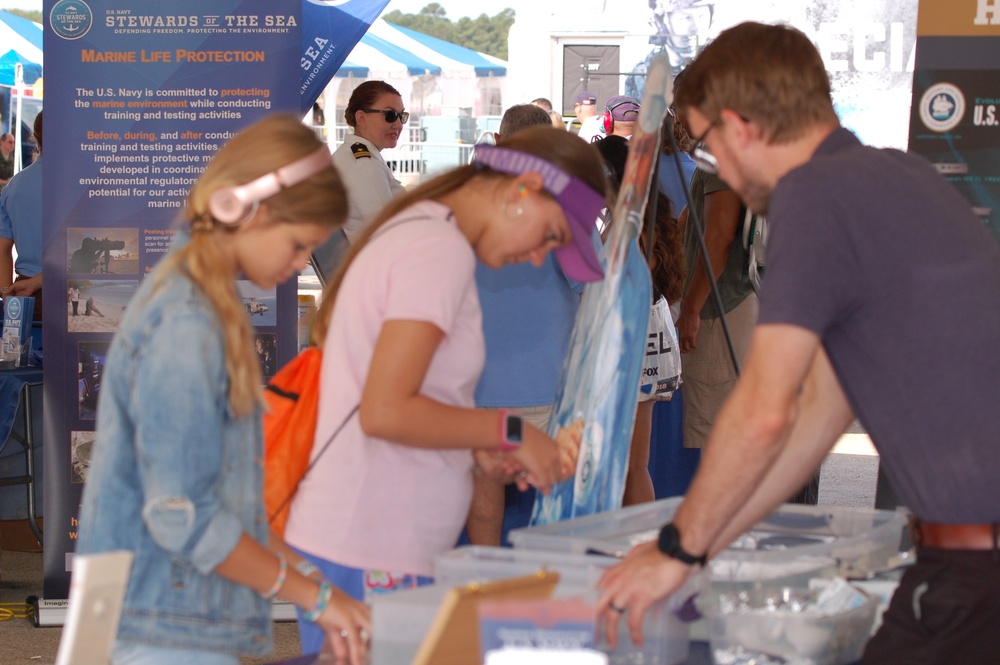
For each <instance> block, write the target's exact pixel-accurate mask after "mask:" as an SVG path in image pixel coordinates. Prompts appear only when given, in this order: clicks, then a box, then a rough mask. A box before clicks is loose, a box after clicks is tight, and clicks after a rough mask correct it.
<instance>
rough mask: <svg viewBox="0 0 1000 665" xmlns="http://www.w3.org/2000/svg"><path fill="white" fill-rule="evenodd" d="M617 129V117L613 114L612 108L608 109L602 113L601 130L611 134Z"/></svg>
mask: <svg viewBox="0 0 1000 665" xmlns="http://www.w3.org/2000/svg"><path fill="white" fill-rule="evenodd" d="M614 129H615V119H614V118H613V117H612V116H611V110H610V109H608V110H607V111H605V112H604V113H602V114H601V131H603V132H604V133H605V134H610V133H611V132H613V131H614Z"/></svg>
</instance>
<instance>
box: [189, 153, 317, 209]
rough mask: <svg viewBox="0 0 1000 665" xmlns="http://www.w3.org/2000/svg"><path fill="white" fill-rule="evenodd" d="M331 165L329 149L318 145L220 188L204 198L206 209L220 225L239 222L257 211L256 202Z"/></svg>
mask: <svg viewBox="0 0 1000 665" xmlns="http://www.w3.org/2000/svg"><path fill="white" fill-rule="evenodd" d="M332 165H333V160H332V158H331V157H330V150H329V148H327V147H326V146H323V147H322V148H319V149H318V150H316V151H315V152H313V153H310V154H308V155H306V156H305V157H303V158H302V159H298V160H296V161H294V162H292V163H291V164H289V165H287V166H283V167H281V168H280V169H278V170H277V171H272V172H271V173H268V174H267V175H263V176H261V177H260V178H257V179H256V180H253V181H251V182H248V183H247V184H245V185H237V186H232V187H221V188H219V189H217V190H215V191H214V192H212V195H211V196H210V197H209V199H208V211H209V212H210V213H212V217H214V218H215V220H216V221H218V222H219V223H220V224H240V223H242V222H244V221H246V220H247V219H249V218H250V217H253V214H254V212H256V211H257V204H258V203H260V202H261V201H263V200H264V199H266V198H268V197H270V196H274V195H275V194H277V193H278V192H280V191H281V190H282V189H287V188H288V187H291V186H293V185H297V184H298V183H300V182H302V181H303V180H305V179H306V178H308V177H310V176H312V175H315V174H317V173H319V172H320V171H322V170H323V169H325V168H327V167H328V166H332Z"/></svg>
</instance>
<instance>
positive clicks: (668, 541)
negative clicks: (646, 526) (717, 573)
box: [657, 522, 708, 566]
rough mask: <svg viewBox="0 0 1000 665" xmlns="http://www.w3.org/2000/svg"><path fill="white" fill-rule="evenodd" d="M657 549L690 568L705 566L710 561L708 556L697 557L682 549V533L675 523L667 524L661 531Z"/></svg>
mask: <svg viewBox="0 0 1000 665" xmlns="http://www.w3.org/2000/svg"><path fill="white" fill-rule="evenodd" d="M657 547H658V548H659V550H660V551H661V552H663V553H664V554H666V555H667V556H668V557H670V558H671V559H677V560H678V561H680V562H681V563H686V564H687V565H689V566H693V565H694V564H698V565H699V566H704V565H705V562H706V561H708V555H707V554H702V555H701V556H695V555H693V554H689V553H688V552H685V551H684V548H682V547H681V533H680V531H678V530H677V527H676V526H674V523H673V522H670V523H668V524H666V525H665V526H664V527H663V528H662V529H660V538H659V540H658V541H657Z"/></svg>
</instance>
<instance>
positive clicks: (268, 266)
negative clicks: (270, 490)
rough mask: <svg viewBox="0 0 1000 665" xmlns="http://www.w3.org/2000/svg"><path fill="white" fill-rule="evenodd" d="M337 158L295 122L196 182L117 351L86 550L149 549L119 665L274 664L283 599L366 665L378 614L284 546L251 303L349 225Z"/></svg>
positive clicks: (259, 137)
mask: <svg viewBox="0 0 1000 665" xmlns="http://www.w3.org/2000/svg"><path fill="white" fill-rule="evenodd" d="M346 209H347V205H346V196H345V193H344V189H343V186H342V185H341V183H340V180H339V178H338V176H337V173H336V171H335V170H334V168H333V167H332V163H331V161H330V157H329V152H328V151H327V150H326V147H325V146H324V145H322V144H321V143H320V142H319V141H318V140H317V139H316V137H315V135H314V134H313V132H312V131H311V130H310V129H308V128H307V127H305V126H303V125H302V124H301V123H300V122H299V121H298V120H297V119H295V118H293V117H291V116H274V117H269V118H267V119H265V120H262V121H260V122H258V123H256V124H254V125H252V126H251V127H249V128H247V129H246V130H244V131H243V132H241V133H240V134H239V135H238V136H236V137H235V138H234V139H233V140H232V141H230V142H229V143H227V144H226V145H225V146H223V147H222V149H220V150H219V152H218V154H217V155H216V156H215V158H214V159H213V160H212V162H211V163H210V164H209V166H208V167H207V168H206V170H205V172H204V174H203V175H202V177H201V178H200V179H199V180H198V182H197V183H195V185H194V186H193V187H192V189H191V192H190V194H189V196H188V200H187V206H186V207H185V209H184V219H185V221H186V222H187V224H186V227H187V228H186V229H184V230H183V231H181V232H179V233H178V234H177V240H176V242H175V244H174V246H173V247H172V249H171V250H170V253H169V254H168V255H167V256H166V257H165V258H164V259H163V260H162V261H161V262H160V264H159V265H158V266H157V267H156V268H155V269H154V270H153V272H152V273H151V274H150V275H149V276H148V278H147V279H145V280H144V281H143V283H142V285H141V286H140V288H139V290H138V292H137V293H136V295H135V297H134V298H133V300H132V302H131V304H130V306H129V307H128V311H127V314H126V316H125V318H124V320H123V321H122V324H121V326H120V328H119V329H118V331H117V333H116V335H115V337H114V340H113V342H112V344H111V348H110V351H109V353H108V360H107V366H106V368H105V372H104V378H103V383H102V390H101V397H100V403H99V407H98V417H97V445H96V446H95V458H94V461H93V464H92V466H91V468H90V474H89V477H88V480H87V484H86V487H85V488H84V493H83V507H82V512H81V516H80V531H79V539H78V541H77V552H78V553H80V554H88V553H94V552H103V551H108V550H129V551H131V552H133V554H134V560H133V565H132V571H131V576H130V580H129V585H128V589H127V592H126V596H125V609H124V612H123V615H122V619H121V623H120V627H119V631H118V639H117V641H116V644H115V649H114V653H113V657H112V662H113V663H114V665H130V664H142V665H160V664H163V665H166V664H167V663H170V664H173V663H185V664H195V665H238V663H239V662H240V655H241V654H248V655H265V654H267V653H269V652H270V651H271V643H272V638H271V614H270V612H271V602H270V599H271V598H273V597H275V596H280V597H282V598H285V599H287V600H289V601H291V602H293V603H295V604H296V605H297V606H299V607H301V608H303V610H304V611H305V612H306V613H307V615H308V616H309V618H310V619H311V620H312V621H313V622H314V624H315V625H316V626H317V627H318V628H319V629H320V630H321V631H322V632H323V634H324V635H325V636H326V637H328V638H329V641H330V642H329V643H330V646H331V647H332V649H333V650H334V651H335V652H336V653H337V654H338V655H339V656H341V657H344V658H348V657H349V658H350V661H351V662H352V663H353V665H359V664H360V663H361V662H362V659H363V657H364V653H365V646H364V644H363V640H362V635H361V633H362V631H363V630H368V629H369V628H370V623H369V614H368V610H367V608H366V607H365V606H364V605H362V604H360V603H358V602H356V601H354V600H352V599H350V598H349V597H347V596H346V595H345V594H344V593H343V592H341V591H340V590H338V589H336V588H334V587H332V586H331V585H330V584H329V582H327V581H325V580H324V579H322V578H321V577H320V576H319V575H318V573H317V572H316V571H315V569H314V568H313V567H312V566H310V565H308V563H307V562H304V561H303V560H302V559H301V557H299V556H297V555H296V554H295V553H294V552H293V551H292V550H290V549H289V548H288V547H286V546H285V545H284V544H283V543H281V542H280V541H278V540H277V539H272V538H271V536H270V531H269V529H268V525H267V520H266V518H265V515H264V509H263V500H262V467H261V456H262V434H261V431H262V430H261V419H260V416H261V406H260V404H261V403H260V389H261V382H262V378H261V373H260V363H259V362H258V359H257V354H256V351H255V349H254V343H253V339H252V335H251V327H250V322H249V320H248V318H247V313H246V309H245V308H244V307H243V303H242V300H241V299H240V297H239V294H238V292H237V290H236V279H237V277H240V276H241V275H242V276H243V277H244V278H246V279H249V280H250V281H251V282H253V283H254V284H256V285H257V286H259V287H261V288H264V289H272V288H274V287H275V286H276V285H277V284H279V283H281V282H284V281H285V280H287V279H289V278H290V277H292V276H293V275H295V274H296V272H297V271H299V270H302V269H303V268H304V267H305V265H306V261H307V260H308V257H309V254H310V252H311V251H312V249H313V248H315V247H316V246H317V245H319V244H320V243H321V242H323V241H324V240H325V239H326V238H327V236H328V235H329V233H330V232H331V231H332V230H333V229H334V228H336V227H337V226H338V225H340V224H342V223H343V220H344V218H345V216H346Z"/></svg>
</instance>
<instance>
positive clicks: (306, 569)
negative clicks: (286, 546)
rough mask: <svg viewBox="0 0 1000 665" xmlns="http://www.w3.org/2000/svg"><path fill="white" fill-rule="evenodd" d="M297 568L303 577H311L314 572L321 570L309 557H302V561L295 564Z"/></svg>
mask: <svg viewBox="0 0 1000 665" xmlns="http://www.w3.org/2000/svg"><path fill="white" fill-rule="evenodd" d="M295 570H296V572H298V574H299V575H301V576H302V577H309V576H311V575H312V574H313V573H318V572H319V568H318V567H317V566H316V565H315V564H314V563H313V562H312V561H310V560H309V559H302V561H299V562H298V563H297V564H295Z"/></svg>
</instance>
